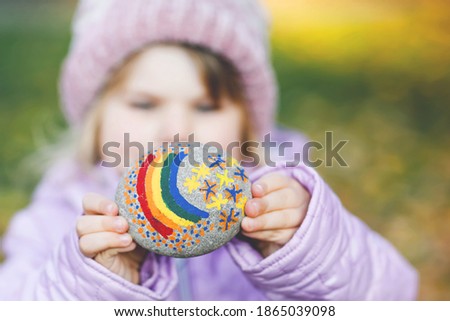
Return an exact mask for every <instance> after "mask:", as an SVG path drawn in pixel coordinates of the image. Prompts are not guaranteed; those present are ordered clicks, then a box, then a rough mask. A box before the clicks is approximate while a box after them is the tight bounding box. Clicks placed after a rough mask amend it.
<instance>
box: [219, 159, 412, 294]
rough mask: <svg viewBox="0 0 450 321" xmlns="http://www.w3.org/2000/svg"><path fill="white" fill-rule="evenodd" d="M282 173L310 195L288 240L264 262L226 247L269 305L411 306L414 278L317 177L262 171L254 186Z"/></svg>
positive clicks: (241, 244) (304, 170) (245, 250)
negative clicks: (288, 302)
mask: <svg viewBox="0 0 450 321" xmlns="http://www.w3.org/2000/svg"><path fill="white" fill-rule="evenodd" d="M277 170H281V171H285V172H286V173H288V174H289V175H291V176H292V177H293V178H295V179H296V180H298V181H299V182H300V183H301V184H302V185H303V186H305V188H306V189H307V190H308V191H309V192H310V194H311V201H310V204H309V208H308V210H307V214H306V217H305V219H304V221H303V223H302V225H301V226H300V228H299V229H298V230H297V232H296V233H295V234H294V236H293V237H292V239H291V240H290V241H289V242H288V243H287V244H285V245H284V246H283V247H282V248H281V249H279V250H277V251H276V252H274V253H273V254H271V255H270V256H268V257H266V258H262V257H261V255H260V254H259V253H258V252H257V251H256V250H254V249H253V247H251V246H250V244H249V243H247V242H245V241H243V240H240V239H238V238H235V239H234V240H232V241H231V242H229V243H228V244H227V245H226V246H227V249H228V251H229V252H230V254H231V256H232V257H233V259H234V260H235V262H236V263H237V264H238V266H239V267H240V268H241V269H242V270H243V271H244V273H245V274H246V275H247V276H248V278H249V279H250V280H251V281H252V282H253V283H254V284H256V285H257V286H258V287H259V288H260V289H261V290H262V291H264V292H265V294H266V296H267V297H268V298H269V299H273V300H411V299H415V298H416V296H417V288H418V273H417V271H416V270H415V269H414V268H413V267H412V266H411V265H410V264H409V262H407V261H406V260H405V259H404V258H403V257H402V255H401V254H400V253H399V252H398V251H397V250H396V249H395V248H394V247H393V246H392V245H391V244H390V243H389V242H388V241H386V240H385V239H384V238H383V237H381V236H380V235H379V234H377V233H376V232H375V231H373V230H371V229H370V228H369V227H368V226H367V225H366V224H365V223H364V222H362V221H361V220H360V219H359V218H357V217H356V216H354V215H353V214H351V213H349V212H348V211H347V210H346V209H345V208H344V207H343V205H342V204H341V202H340V200H339V199H338V197H337V196H336V195H335V193H334V192H333V191H332V190H331V189H330V187H329V186H328V185H327V184H326V183H325V182H324V181H323V179H322V178H321V177H320V176H319V175H318V174H317V172H316V171H315V170H314V169H312V168H310V167H307V166H306V165H302V164H301V165H298V166H296V167H286V166H285V165H284V164H283V163H282V162H279V163H278V164H277V166H276V167H263V168H260V169H259V170H257V171H255V172H254V173H253V177H250V178H251V179H252V181H255V180H256V179H258V178H259V177H261V176H262V175H264V174H266V173H268V172H271V171H277Z"/></svg>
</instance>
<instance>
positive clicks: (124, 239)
mask: <svg viewBox="0 0 450 321" xmlns="http://www.w3.org/2000/svg"><path fill="white" fill-rule="evenodd" d="M120 241H121V242H122V243H123V244H128V243H130V242H131V236H130V234H122V235H121V236H120Z"/></svg>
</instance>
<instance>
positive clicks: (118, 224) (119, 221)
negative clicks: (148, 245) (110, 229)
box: [114, 219, 125, 231]
mask: <svg viewBox="0 0 450 321" xmlns="http://www.w3.org/2000/svg"><path fill="white" fill-rule="evenodd" d="M114 225H115V227H116V230H118V231H122V230H123V229H124V228H125V222H124V221H123V220H122V219H117V220H116V221H115V222H114Z"/></svg>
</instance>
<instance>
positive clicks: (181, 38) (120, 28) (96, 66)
mask: <svg viewBox="0 0 450 321" xmlns="http://www.w3.org/2000/svg"><path fill="white" fill-rule="evenodd" d="M269 26H270V20H269V15H268V13H267V11H266V10H265V9H264V8H263V7H262V6H261V5H260V4H259V3H258V0H81V1H80V2H79V5H78V8H77V11H76V13H75V16H74V20H73V37H72V42H71V44H70V48H69V52H68V55H67V57H66V58H65V60H64V63H63V66H62V71H61V79H60V83H59V87H60V93H61V106H62V108H63V111H64V114H65V116H66V118H67V120H68V122H69V123H70V124H71V125H79V124H80V123H81V122H82V120H83V118H84V116H85V114H86V112H87V111H88V109H89V108H90V105H91V104H92V102H93V101H94V99H95V97H96V95H97V94H98V92H99V91H100V89H101V88H102V86H103V85H104V83H105V82H106V81H107V79H108V77H109V73H110V72H111V71H112V70H113V69H114V68H115V67H117V66H119V65H120V64H121V63H122V62H123V61H124V60H125V59H126V58H127V57H128V56H129V55H130V54H131V53H133V52H134V51H136V50H138V49H140V48H142V47H144V46H146V45H148V44H150V43H152V42H155V41H174V42H187V43H191V44H197V45H202V46H204V47H207V48H209V49H210V50H212V51H213V52H214V53H216V54H219V55H222V56H223V57H225V58H227V59H228V60H229V61H231V63H233V64H234V66H235V67H236V68H237V70H238V71H239V72H240V74H241V77H242V81H243V85H244V92H245V95H246V98H247V102H248V104H247V105H248V108H249V115H250V122H252V126H253V128H254V129H255V132H256V135H257V136H258V139H260V138H262V137H263V136H264V135H265V134H266V133H268V132H269V131H270V130H271V129H272V126H273V123H274V117H275V109H276V104H277V102H276V101H277V88H276V82H275V77H274V72H273V69H272V66H271V61H270V49H269V48H270V47H269Z"/></svg>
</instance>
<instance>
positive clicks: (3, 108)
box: [0, 0, 450, 300]
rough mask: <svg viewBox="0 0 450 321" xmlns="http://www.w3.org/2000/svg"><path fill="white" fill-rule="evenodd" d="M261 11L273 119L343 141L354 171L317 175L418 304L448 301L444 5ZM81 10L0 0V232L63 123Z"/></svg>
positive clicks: (336, 1) (292, 5)
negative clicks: (396, 265) (382, 246)
mask: <svg viewBox="0 0 450 321" xmlns="http://www.w3.org/2000/svg"><path fill="white" fill-rule="evenodd" d="M266 2H267V5H268V7H269V9H270V11H271V14H272V19H273V21H272V28H273V29H272V30H273V32H272V44H273V62H274V65H275V69H276V71H277V77H278V80H279V85H280V110H279V116H278V118H279V121H280V122H281V123H283V124H285V125H287V126H289V127H293V128H297V129H299V130H302V131H303V132H304V133H306V134H307V135H308V136H309V137H310V138H311V139H315V140H318V141H321V142H324V140H325V131H333V132H334V135H335V136H334V137H335V139H336V140H337V139H344V140H349V143H348V144H347V145H346V146H345V147H344V149H343V150H342V156H343V157H344V159H345V160H346V161H347V163H348V164H349V167H346V168H342V167H339V166H337V164H336V163H335V164H334V165H335V166H333V167H320V168H318V171H319V172H320V173H321V174H322V175H323V177H324V178H325V179H326V181H327V182H328V183H329V184H330V185H331V187H332V188H333V189H334V191H335V192H336V193H337V194H338V195H339V197H340V198H341V200H342V202H343V203H344V205H345V206H346V207H347V208H348V209H349V210H350V211H351V212H353V213H354V214H355V215H357V216H359V217H360V218H362V219H363V220H364V221H365V222H367V224H368V225H369V226H371V227H372V228H373V229H374V230H376V231H377V232H379V233H381V234H382V235H383V236H385V237H386V238H387V239H388V240H390V241H391V242H392V243H393V244H394V245H395V246H396V247H397V248H398V249H399V250H400V251H401V252H402V253H403V254H404V255H405V256H406V257H407V258H408V259H409V260H410V261H411V262H412V263H413V264H414V266H415V267H417V269H418V270H419V272H420V276H421V284H420V297H419V298H420V299H423V300H449V299H450V200H449V196H450V158H449V156H450V150H449V147H450V126H449V124H450V108H449V107H450V96H449V92H450V2H449V1H447V0H397V1H391V2H387V1H376V0H359V1H356V0H354V1H350V0H315V1H303V0H295V1H294V0H266ZM75 6H76V1H67V0H66V1H50V0H48V1H43V0H33V1H20V0H15V1H5V0H0V137H1V140H0V150H1V154H0V235H1V234H3V233H4V231H5V229H6V227H7V224H8V221H9V219H10V218H11V216H12V215H14V213H15V212H16V211H17V210H19V209H20V208H22V207H24V206H26V205H27V203H28V202H29V201H30V196H31V193H32V191H33V188H34V186H35V185H36V184H37V182H38V179H39V177H38V176H36V175H33V174H32V173H31V171H30V173H28V171H24V170H23V166H22V164H23V159H24V158H25V157H26V156H29V155H30V154H31V153H32V152H33V151H34V150H36V148H37V146H39V145H40V144H41V141H42V139H43V138H44V139H46V138H49V139H50V140H52V139H53V140H54V138H55V136H56V134H55V133H58V131H59V130H62V129H64V127H65V122H64V119H63V116H62V114H61V112H60V109H59V97H58V91H57V82H58V76H59V68H60V66H61V63H62V60H63V58H64V56H65V54H66V52H67V49H68V45H69V41H70V19H71V17H72V14H73V12H74V8H75ZM318 156H321V155H320V154H319V155H318ZM322 156H323V155H322ZM1 259H2V257H1V255H0V260H1Z"/></svg>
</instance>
